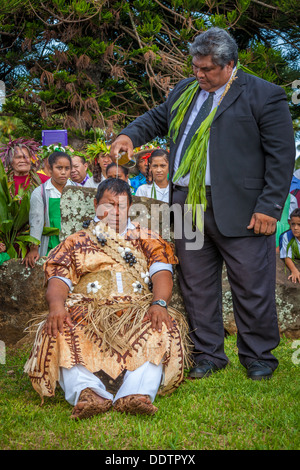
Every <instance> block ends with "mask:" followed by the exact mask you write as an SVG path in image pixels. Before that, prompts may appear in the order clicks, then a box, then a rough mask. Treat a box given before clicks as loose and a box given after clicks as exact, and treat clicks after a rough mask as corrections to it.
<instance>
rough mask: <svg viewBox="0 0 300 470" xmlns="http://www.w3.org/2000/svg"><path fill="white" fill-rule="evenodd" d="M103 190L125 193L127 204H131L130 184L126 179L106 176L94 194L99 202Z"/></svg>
mask: <svg viewBox="0 0 300 470" xmlns="http://www.w3.org/2000/svg"><path fill="white" fill-rule="evenodd" d="M105 191H110V192H111V193H113V194H117V195H118V194H124V193H126V194H127V196H128V199H129V205H131V204H132V195H131V190H130V186H129V184H128V183H126V181H124V180H121V179H120V178H107V179H106V180H104V181H102V183H100V184H99V186H98V189H97V194H96V201H97V203H98V204H99V202H100V200H101V199H102V197H103V194H104V192H105Z"/></svg>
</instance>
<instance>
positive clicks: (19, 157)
mask: <svg viewBox="0 0 300 470" xmlns="http://www.w3.org/2000/svg"><path fill="white" fill-rule="evenodd" d="M11 166H12V168H13V170H14V173H15V175H17V176H21V175H27V174H28V173H29V171H30V168H31V160H30V155H29V152H28V150H27V148H26V147H22V148H20V147H16V148H15V152H14V156H13V158H12V163H11Z"/></svg>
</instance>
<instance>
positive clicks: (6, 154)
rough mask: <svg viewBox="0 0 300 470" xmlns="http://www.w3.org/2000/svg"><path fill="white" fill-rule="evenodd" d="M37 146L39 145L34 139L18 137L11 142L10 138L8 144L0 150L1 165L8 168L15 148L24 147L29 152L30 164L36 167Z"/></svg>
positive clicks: (37, 162)
mask: <svg viewBox="0 0 300 470" xmlns="http://www.w3.org/2000/svg"><path fill="white" fill-rule="evenodd" d="M39 146H40V144H39V143H38V142H36V141H35V140H34V139H27V138H26V137H19V138H18V139H15V140H11V138H10V140H9V142H8V143H7V144H6V145H3V146H2V147H1V148H0V158H1V160H2V163H3V165H4V166H5V167H8V166H9V165H10V163H11V159H12V158H13V156H14V152H15V148H16V147H19V148H21V147H25V148H27V150H28V152H29V155H30V159H31V162H32V164H33V165H35V166H38V164H39V163H40V158H39V155H38V150H39Z"/></svg>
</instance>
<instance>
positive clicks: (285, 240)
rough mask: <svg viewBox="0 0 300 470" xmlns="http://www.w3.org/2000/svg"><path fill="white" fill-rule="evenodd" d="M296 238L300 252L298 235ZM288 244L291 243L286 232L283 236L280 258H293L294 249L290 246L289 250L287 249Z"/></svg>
mask: <svg viewBox="0 0 300 470" xmlns="http://www.w3.org/2000/svg"><path fill="white" fill-rule="evenodd" d="M295 240H296V242H297V245H298V250H299V253H300V241H299V240H298V238H296V237H295ZM288 244H289V241H288V237H287V234H286V233H284V234H283V236H282V247H281V249H280V258H292V249H291V247H290V248H289V250H288V252H287V250H286V249H287V246H288Z"/></svg>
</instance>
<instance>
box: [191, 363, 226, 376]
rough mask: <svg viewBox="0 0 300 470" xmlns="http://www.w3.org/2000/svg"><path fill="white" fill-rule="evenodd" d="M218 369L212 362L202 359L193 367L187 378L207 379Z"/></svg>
mask: <svg viewBox="0 0 300 470" xmlns="http://www.w3.org/2000/svg"><path fill="white" fill-rule="evenodd" d="M217 370H219V368H218V367H217V366H216V364H214V363H213V362H212V361H208V360H207V359H203V360H202V361H200V362H199V363H198V364H197V365H196V366H195V367H193V368H192V369H191V370H190V372H189V375H188V377H189V378H191V379H202V378H203V377H208V376H209V375H211V373H212V372H216V371H217Z"/></svg>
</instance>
